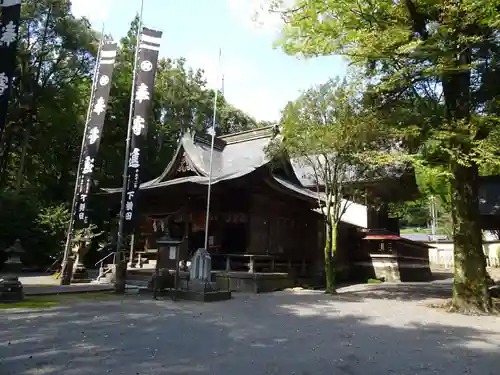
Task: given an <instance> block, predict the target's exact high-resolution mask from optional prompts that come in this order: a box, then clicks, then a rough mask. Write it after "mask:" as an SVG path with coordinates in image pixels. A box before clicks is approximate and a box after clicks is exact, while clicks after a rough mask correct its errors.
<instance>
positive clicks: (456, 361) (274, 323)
mask: <svg viewBox="0 0 500 375" xmlns="http://www.w3.org/2000/svg"><path fill="white" fill-rule="evenodd" d="M341 292H342V293H341V294H339V295H338V296H327V295H324V294H322V293H321V292H316V291H295V292H292V291H285V292H277V293H270V294H261V295H245V294H235V298H234V299H233V300H231V301H226V302H218V303H211V304H201V303H193V302H177V303H174V302H172V301H170V300H163V301H153V300H151V299H150V298H147V297H144V296H138V295H137V296H128V297H123V298H122V299H119V300H116V299H113V300H104V301H83V302H82V303H79V304H70V305H66V306H64V305H63V306H61V307H57V308H52V309H49V310H43V311H33V310H24V311H22V310H18V311H12V310H10V311H9V310H3V311H2V310H0V332H1V334H0V374H2V375H14V374H15V375H42V374H43V375H63V374H64V375H87V374H88V375H91V374H92V375H101V374H123V375H137V374H140V375H153V374H169V375H180V374H191V375H195V374H200V375H205V374H214V375H223V374H224V375H225V374H228V375H229V374H238V375H265V374H275V375H277V374H280V375H281V374H283V375H292V374H297V375H336V374H339V375H344V374H346V375H386V374H394V375H396V374H397V375H406V374H408V375H410V374H411V375H414V374H418V375H427V374H441V375H461V374H477V375H493V374H498V371H499V370H498V369H499V368H500V356H499V355H498V353H499V348H500V318H498V317H470V316H462V315H457V314H448V313H445V312H443V311H440V310H436V309H431V308H428V307H426V306H425V303H427V302H426V301H428V300H430V299H434V298H439V297H441V296H444V295H445V293H446V296H449V280H445V281H440V282H435V283H431V284H409V285H406V284H400V285H399V286H398V285H395V284H392V285H391V284H383V285H375V286H373V285H370V286H368V285H365V286H352V287H348V288H344V289H342V290H341ZM417 292H418V293H417ZM424 302H425V303H424Z"/></svg>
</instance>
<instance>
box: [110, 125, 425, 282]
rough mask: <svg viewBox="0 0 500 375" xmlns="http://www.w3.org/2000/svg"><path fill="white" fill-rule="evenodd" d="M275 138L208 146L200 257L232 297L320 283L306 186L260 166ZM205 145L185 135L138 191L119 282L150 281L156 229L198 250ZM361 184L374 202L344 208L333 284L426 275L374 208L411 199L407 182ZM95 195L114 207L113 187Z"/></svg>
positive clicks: (287, 173) (311, 193) (416, 255)
mask: <svg viewBox="0 0 500 375" xmlns="http://www.w3.org/2000/svg"><path fill="white" fill-rule="evenodd" d="M278 135H279V131H278V129H277V127H274V126H271V127H265V128H260V129H254V130H249V131H244V132H239V133H234V134H229V135H224V136H220V137H216V139H215V148H214V153H213V167H212V195H211V210H210V211H211V213H210V223H209V241H208V251H209V253H210V255H211V257H212V272H213V274H214V276H213V277H214V279H215V280H217V279H218V278H219V277H220V278H221V280H222V278H223V277H224V278H226V279H227V276H229V278H230V280H231V287H232V289H233V290H246V291H255V292H261V291H270V290H277V289H283V288H286V287H290V286H294V285H295V284H296V283H300V282H307V283H308V284H309V285H311V283H314V284H319V283H322V282H323V269H324V268H323V244H324V224H323V219H322V216H321V214H319V213H318V210H317V208H318V200H317V193H316V192H315V186H312V185H311V183H310V181H308V179H307V177H306V176H305V173H304V171H303V170H302V169H301V168H300V167H298V166H296V165H294V164H293V163H292V162H290V161H280V162H273V161H271V160H269V159H268V157H267V155H266V152H265V150H266V146H267V145H268V144H269V142H270V141H271V140H272V139H273V138H274V137H276V136H278ZM210 142H211V139H210V136H209V135H206V134H201V133H194V132H188V133H186V134H185V135H184V136H183V137H182V138H181V140H180V142H179V145H178V148H177V150H176V152H175V154H174V156H173V159H172V160H171V161H170V162H169V163H168V165H167V166H166V168H165V170H164V171H163V173H162V174H161V175H160V176H158V177H157V178H155V179H154V180H151V181H148V182H145V183H143V184H141V186H140V198H139V204H138V207H139V209H140V211H139V216H140V225H139V228H140V229H138V230H137V232H136V234H135V236H134V244H133V249H134V254H133V255H132V261H131V262H130V263H131V265H132V266H133V267H134V268H135V270H134V271H129V274H136V273H140V272H142V273H147V272H149V273H150V274H151V273H152V271H153V269H154V267H155V261H156V251H157V250H156V240H157V239H158V238H160V237H162V236H163V235H164V233H165V230H166V228H172V226H173V227H174V228H181V229H178V230H180V231H181V232H182V233H181V234H180V237H182V238H183V242H182V244H181V248H180V258H181V259H185V260H189V259H190V257H191V256H192V254H193V253H194V252H195V251H196V250H197V249H198V248H202V247H204V240H205V216H206V203H207V202H206V199H207V185H208V180H209V178H208V174H209V168H210V167H209V163H210ZM402 184H405V186H411V188H403V189H402V188H401V186H402ZM365 185H366V189H367V192H368V191H369V194H367V196H368V195H369V196H370V197H376V200H377V202H379V203H378V204H377V209H375V206H374V205H371V204H370V202H364V203H365V204H359V203H352V204H351V205H349V207H348V209H347V212H346V214H345V215H344V222H343V223H342V225H341V226H340V228H339V234H338V252H337V254H338V255H337V257H338V258H337V259H338V264H339V267H338V268H339V271H340V273H339V276H340V277H341V278H342V279H345V280H346V279H350V280H362V281H365V280H366V279H367V278H369V277H375V276H380V275H382V277H385V278H389V279H405V278H406V279H412V280H413V279H421V278H423V277H426V276H427V275H428V273H429V272H430V270H429V262H428V254H427V248H425V247H423V246H422V245H420V244H418V243H411V244H408V242H411V241H405V240H403V239H401V238H400V237H399V229H398V226H397V222H395V221H394V220H389V219H388V215H387V210H386V206H387V205H386V204H382V205H381V204H380V202H381V201H382V202H388V201H389V199H404V198H405V196H404V195H402V194H410V193H411V194H413V193H414V192H415V191H416V187H415V183H414V177H413V176H406V175H404V174H398V175H394V176H393V177H391V178H384V179H379V180H377V181H375V182H370V183H366V184H365ZM104 191H105V195H106V196H107V197H108V199H112V200H114V201H115V203H116V202H118V201H119V199H120V193H121V189H104ZM171 230H172V229H170V231H171ZM373 231H375V232H376V233H375V232H373ZM410 263H411V264H410ZM405 264H406V266H405ZM415 270H417V272H415ZM406 274H408V277H407V276H404V275H406Z"/></svg>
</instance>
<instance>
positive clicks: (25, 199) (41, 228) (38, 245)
mask: <svg viewBox="0 0 500 375" xmlns="http://www.w3.org/2000/svg"><path fill="white" fill-rule="evenodd" d="M35 197H36V195H35V194H32V193H31V192H27V191H26V192H20V193H19V194H14V193H12V192H3V193H1V194H0V265H3V263H4V261H5V258H6V255H5V253H4V251H3V250H5V249H6V248H8V247H10V246H11V245H12V244H13V243H14V241H15V240H16V239H19V240H20V241H21V245H22V246H23V248H24V250H25V251H26V253H25V254H24V256H23V262H24V263H25V265H27V266H30V267H40V268H43V267H44V266H47V265H49V264H50V263H52V262H53V260H55V258H57V256H58V255H59V254H60V253H61V251H62V246H61V245H62V243H63V242H64V237H65V230H66V226H67V223H68V220H69V212H68V210H67V209H66V208H65V207H64V206H63V205H61V204H56V205H54V204H47V203H44V202H41V201H39V200H37V199H36V198H35Z"/></svg>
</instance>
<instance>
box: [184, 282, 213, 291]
mask: <svg viewBox="0 0 500 375" xmlns="http://www.w3.org/2000/svg"><path fill="white" fill-rule="evenodd" d="M187 289H188V290H189V291H190V292H196V293H209V292H215V291H218V290H219V288H218V287H217V283H215V282H213V281H207V282H205V281H203V280H189V284H188V288H187Z"/></svg>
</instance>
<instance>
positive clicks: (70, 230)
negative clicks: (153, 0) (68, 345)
mask: <svg viewBox="0 0 500 375" xmlns="http://www.w3.org/2000/svg"><path fill="white" fill-rule="evenodd" d="M103 43H104V23H103V24H102V28H101V39H100V41H99V47H98V49H97V61H96V64H95V67H94V74H93V78H92V89H91V90H90V100H89V106H88V108H87V116H86V117H85V126H84V129H83V137H82V145H81V147H80V156H79V159H78V168H77V172H76V179H75V188H74V190H73V201H72V203H71V214H70V219H69V224H68V232H67V234H66V244H65V246H64V255H63V261H62V264H61V285H69V283H70V277H68V275H70V273H69V272H68V271H69V270H67V267H68V259H69V254H70V251H71V240H72V237H73V224H74V220H75V209H76V199H77V195H78V183H79V182H80V178H81V164H82V159H83V148H84V146H85V139H86V137H87V131H88V126H89V120H90V115H91V113H92V103H93V102H94V95H95V89H96V86H97V74H98V72H99V63H100V61H101V50H102V45H103ZM65 276H66V277H65Z"/></svg>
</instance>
